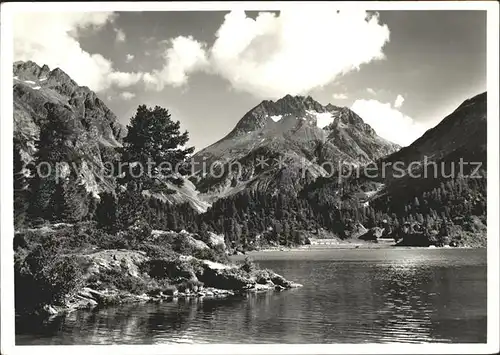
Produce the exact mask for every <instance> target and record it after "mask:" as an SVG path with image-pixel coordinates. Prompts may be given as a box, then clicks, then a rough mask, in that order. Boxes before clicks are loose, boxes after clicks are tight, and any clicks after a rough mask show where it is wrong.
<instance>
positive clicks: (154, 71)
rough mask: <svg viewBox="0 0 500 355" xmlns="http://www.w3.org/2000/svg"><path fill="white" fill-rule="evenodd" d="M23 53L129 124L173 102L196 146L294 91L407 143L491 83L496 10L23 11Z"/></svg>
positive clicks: (17, 19) (18, 28)
mask: <svg viewBox="0 0 500 355" xmlns="http://www.w3.org/2000/svg"><path fill="white" fill-rule="evenodd" d="M14 60H33V61H35V62H36V63H38V64H39V65H40V66H41V65H43V64H47V65H48V66H49V67H50V68H51V69H54V68H56V67H59V68H61V69H62V70H64V71H65V72H66V73H68V74H69V75H70V76H71V77H72V78H73V79H74V80H75V81H76V82H77V83H78V84H79V85H85V86H88V87H89V88H91V89H92V90H94V91H96V92H97V94H98V95H99V97H100V98H101V99H102V100H103V101H104V102H105V103H106V105H107V106H108V107H109V108H110V109H111V110H112V111H113V112H114V113H115V114H116V115H117V116H118V118H119V120H120V122H121V123H123V124H124V125H127V124H128V123H129V121H130V118H131V117H132V116H133V115H134V113H135V111H136V109H137V106H138V105H141V104H146V105H148V106H155V105H159V106H162V107H165V108H167V109H168V110H169V111H170V112H171V114H172V118H173V119H174V120H179V121H180V122H181V127H182V129H185V130H188V132H189V135H190V141H189V144H188V145H190V146H195V148H196V150H200V149H202V148H204V147H206V146H208V145H210V144H212V143H214V142H215V141H217V140H219V139H220V138H222V137H224V136H225V135H226V134H227V133H229V132H230V131H231V130H232V128H233V127H234V126H235V125H236V123H237V122H238V121H239V120H240V119H241V118H242V117H243V116H244V114H245V113H246V112H248V111H249V110H250V109H251V108H252V107H254V106H256V105H257V104H259V103H260V102H261V101H262V100H265V99H272V100H276V99H279V98H280V97H283V96H285V95H286V94H292V95H311V96H312V97H313V98H314V99H316V100H317V101H319V102H320V103H321V104H323V105H326V104H327V103H332V104H334V105H337V106H347V107H350V108H351V109H352V110H353V111H355V112H356V113H357V114H359V115H360V116H361V117H362V118H363V120H364V121H365V122H366V123H368V124H370V125H371V126H372V127H373V128H374V129H375V131H376V132H377V133H378V134H379V135H380V136H382V137H384V138H386V139H388V140H390V141H393V142H395V143H397V144H400V145H402V146H405V145H408V144H410V143H411V142H412V141H414V140H415V139H417V138H418V137H420V136H421V135H422V134H423V133H424V132H425V131H426V130H427V129H429V128H431V127H433V126H435V125H436V124H437V123H439V122H440V121H441V120H442V119H443V118H444V117H445V116H446V115H448V114H450V113H451V112H452V111H453V110H455V109H456V108H457V107H458V106H459V105H460V104H461V103H462V102H463V101H464V100H465V99H467V98H470V97H472V96H474V95H476V94H479V93H481V92H484V91H486V11H464V10H462V11H458V10H455V11H450V10H446V11H402V10H397V11H394V10H393V11H380V12H369V13H367V12H365V11H362V10H344V9H343V10H340V11H338V10H335V9H332V10H331V11H325V9H323V8H321V9H320V11H318V10H316V9H314V8H312V7H311V8H306V7H303V8H301V9H300V10H299V11H297V10H295V11H294V10H293V9H290V10H289V11H286V10H283V11H281V12H255V11H253V12H244V11H232V12H228V11H224V12H222V11H204V12H196V11H184V12H179V11H176V12H154V11H151V12H106V13H105V12H99V13H97V12H86V13H82V12H74V13H44V14H43V15H41V14H39V13H20V14H16V15H15V16H14Z"/></svg>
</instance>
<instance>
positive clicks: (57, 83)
mask: <svg viewBox="0 0 500 355" xmlns="http://www.w3.org/2000/svg"><path fill="white" fill-rule="evenodd" d="M13 73H14V83H13V92H14V138H15V139H16V140H17V142H18V145H19V150H20V154H21V157H22V159H23V161H24V162H25V163H28V162H30V161H31V160H32V159H33V155H34V154H35V150H36V148H35V142H36V141H37V140H38V139H39V136H40V130H41V129H43V127H44V125H46V124H47V122H48V120H49V119H54V120H56V121H58V122H61V123H62V124H64V125H66V126H70V127H71V130H69V131H68V132H67V135H66V142H65V145H66V146H68V148H69V149H71V150H72V152H73V153H74V158H75V161H76V160H78V161H79V165H80V167H82V170H81V175H80V176H79V179H80V182H81V183H83V184H84V186H85V188H86V189H87V191H88V192H91V193H93V194H94V195H97V194H98V193H99V192H101V191H106V190H109V189H111V188H112V182H111V181H110V180H109V179H106V178H104V177H103V176H102V174H101V173H102V171H103V163H104V162H105V161H107V160H108V158H109V156H110V155H112V154H113V148H116V147H119V146H121V140H122V138H123V136H124V134H125V132H126V131H125V128H124V127H123V126H122V125H121V124H120V123H119V122H118V120H117V117H116V116H115V115H114V114H113V112H111V110H110V109H109V108H108V107H107V106H106V105H105V104H104V102H102V101H101V100H100V99H99V98H98V97H97V95H96V94H95V93H94V92H93V91H91V90H90V89H89V88H88V87H85V86H78V84H77V83H75V82H74V81H73V80H72V79H71V78H70V77H69V76H68V75H67V74H66V73H64V72H63V71H62V70H61V69H59V68H56V69H54V70H50V68H49V67H47V66H46V65H44V66H42V67H40V66H39V65H37V64H36V63H34V62H31V61H27V62H16V63H14V65H13Z"/></svg>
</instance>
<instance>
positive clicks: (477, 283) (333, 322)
mask: <svg viewBox="0 0 500 355" xmlns="http://www.w3.org/2000/svg"><path fill="white" fill-rule="evenodd" d="M254 259H255V260H256V261H257V262H258V264H260V266H261V267H266V268H271V269H273V270H275V271H277V272H278V273H281V274H282V275H284V276H285V277H287V278H289V279H291V280H294V281H297V282H300V283H302V284H303V285H304V287H303V288H299V289H294V290H289V291H284V292H274V293H267V294H258V295H255V294H254V295H249V296H248V297H241V298H237V299H230V300H218V301H216V300H193V301H185V302H184V301H178V302H169V303H162V304H146V305H128V306H122V307H117V308H108V309H105V310H100V311H97V312H91V311H81V312H80V311H79V312H75V313H72V314H70V315H68V316H66V317H65V318H63V317H61V318H57V319H55V320H53V321H51V322H49V323H46V324H39V323H36V322H32V321H30V322H24V323H23V324H20V323H18V324H17V325H16V331H17V336H16V341H17V344H53V345H55V344H111V343H119V344H154V343H156V344H161V343H178V342H184V343H193V342H194V343H207V342H214V343H367V342H368V343H370V342H371V343H375V342H376V343H382V342H447V343H448V342H460V343H464V342H471V343H475V342H481V343H483V342H486V250H477V249H476V250H474V249H372V250H360V249H354V250H353V249H347V250H340V249H333V250H332V249H330V250H317V251H299V252H287V253H285V252H268V253H262V254H261V255H260V256H254Z"/></svg>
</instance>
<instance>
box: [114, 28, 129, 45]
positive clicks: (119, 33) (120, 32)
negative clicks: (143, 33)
mask: <svg viewBox="0 0 500 355" xmlns="http://www.w3.org/2000/svg"><path fill="white" fill-rule="evenodd" d="M115 32H116V42H125V40H126V39H127V37H126V36H125V32H123V30H122V29H121V28H115Z"/></svg>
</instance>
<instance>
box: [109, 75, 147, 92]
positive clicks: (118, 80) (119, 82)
mask: <svg viewBox="0 0 500 355" xmlns="http://www.w3.org/2000/svg"><path fill="white" fill-rule="evenodd" d="M143 75H144V74H142V73H124V72H112V73H109V74H108V77H107V80H108V82H109V83H110V84H112V85H116V86H118V87H120V88H126V87H129V86H132V85H134V84H137V83H138V82H139V80H141V79H142V77H143Z"/></svg>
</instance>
